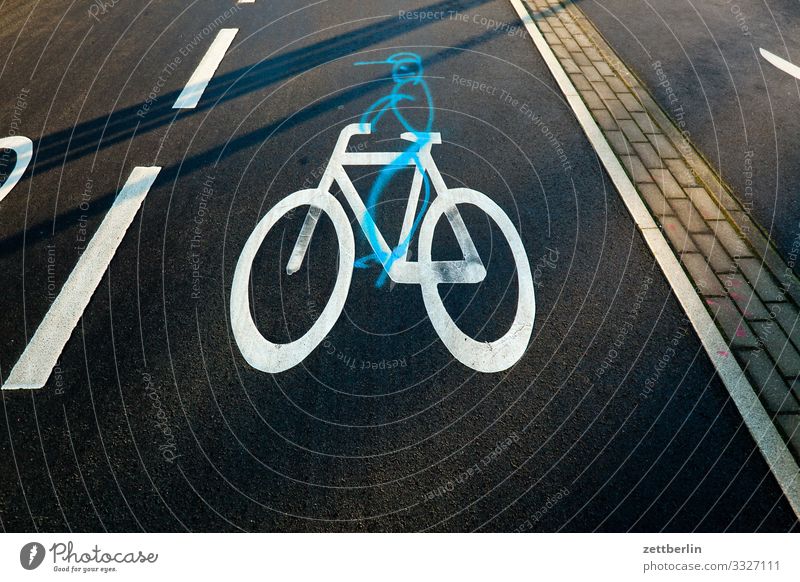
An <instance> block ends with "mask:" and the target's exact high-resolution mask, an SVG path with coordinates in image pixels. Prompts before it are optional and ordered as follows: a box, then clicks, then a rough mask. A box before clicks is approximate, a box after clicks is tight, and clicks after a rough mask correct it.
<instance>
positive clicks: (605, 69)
mask: <svg viewBox="0 0 800 582" xmlns="http://www.w3.org/2000/svg"><path fill="white" fill-rule="evenodd" d="M587 40H588V39H587ZM578 44H580V41H579V42H578ZM594 66H595V68H597V72H598V73H600V74H601V75H603V76H604V77H613V76H614V75H615V74H616V73H614V71H613V70H612V69H611V67H609V66H608V64H607V63H604V62H597V63H594ZM612 89H613V87H612Z"/></svg>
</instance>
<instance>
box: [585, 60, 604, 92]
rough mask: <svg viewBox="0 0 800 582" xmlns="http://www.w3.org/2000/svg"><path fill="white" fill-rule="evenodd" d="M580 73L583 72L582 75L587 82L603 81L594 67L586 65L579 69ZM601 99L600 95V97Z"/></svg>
mask: <svg viewBox="0 0 800 582" xmlns="http://www.w3.org/2000/svg"><path fill="white" fill-rule="evenodd" d="M581 72H583V75H584V76H585V77H586V79H587V80H588V81H592V82H594V81H602V80H603V77H602V76H601V75H600V73H599V72H598V71H597V69H596V68H595V67H594V65H587V66H584V67H581ZM598 93H599V91H598ZM601 97H602V95H601Z"/></svg>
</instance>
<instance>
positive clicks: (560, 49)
mask: <svg viewBox="0 0 800 582" xmlns="http://www.w3.org/2000/svg"><path fill="white" fill-rule="evenodd" d="M550 48H551V49H552V51H553V54H554V55H556V56H557V57H558V58H559V60H563V59H570V60H571V59H572V56H571V55H570V54H569V51H568V50H567V47H565V46H564V45H560V44H557V45H555V46H552V47H550ZM562 64H563V63H562Z"/></svg>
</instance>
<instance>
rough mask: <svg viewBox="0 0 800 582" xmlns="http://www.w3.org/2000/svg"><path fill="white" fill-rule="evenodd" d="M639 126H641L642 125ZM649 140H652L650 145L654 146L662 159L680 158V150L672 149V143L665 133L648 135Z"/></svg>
mask: <svg viewBox="0 0 800 582" xmlns="http://www.w3.org/2000/svg"><path fill="white" fill-rule="evenodd" d="M645 115H646V114H645ZM639 125H640V126H641V124H639ZM645 133H647V132H645ZM647 139H649V140H650V143H651V144H653V148H655V150H656V151H657V152H658V155H659V156H661V157H662V158H677V157H678V155H679V154H678V150H676V149H675V148H674V147H672V142H670V141H669V140H668V139H667V138H666V136H665V135H664V134H663V133H656V134H653V135H648V136H647Z"/></svg>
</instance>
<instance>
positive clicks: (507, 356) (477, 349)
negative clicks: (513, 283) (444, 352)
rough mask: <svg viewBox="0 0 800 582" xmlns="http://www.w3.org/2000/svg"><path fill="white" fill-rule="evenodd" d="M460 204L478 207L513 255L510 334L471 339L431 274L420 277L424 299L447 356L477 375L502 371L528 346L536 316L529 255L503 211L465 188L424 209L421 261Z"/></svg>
mask: <svg viewBox="0 0 800 582" xmlns="http://www.w3.org/2000/svg"><path fill="white" fill-rule="evenodd" d="M458 204H471V205H473V206H477V207H478V208H480V209H481V210H482V211H483V212H485V213H486V214H488V215H489V217H490V218H491V219H492V220H493V221H494V222H495V224H497V226H498V227H499V228H500V231H501V232H502V233H503V236H504V237H505V239H506V241H507V242H508V245H509V247H510V248H511V252H512V254H513V257H514V262H515V267H516V273H517V281H518V284H519V292H518V294H517V311H516V314H515V316H514V321H513V322H512V324H511V327H510V328H509V330H508V331H507V332H506V333H505V334H504V335H503V336H502V337H500V338H499V339H497V340H495V341H491V342H483V341H480V342H479V341H475V340H474V339H472V338H471V337H469V336H468V335H467V334H465V333H464V332H463V331H461V329H460V328H459V327H458V325H456V322H455V321H454V320H453V318H452V317H451V316H450V314H449V313H448V312H447V309H446V308H445V305H444V302H443V301H442V297H441V296H440V295H439V289H438V287H439V283H438V281H437V279H436V278H435V277H433V276H431V277H422V280H421V283H420V285H421V287H422V299H423V301H424V302H425V308H426V309H427V310H428V315H429V316H430V319H431V323H432V324H433V327H434V329H435V330H436V332H437V333H438V334H439V337H440V338H441V340H442V342H443V343H444V345H445V346H447V349H448V350H450V353H451V354H453V356H455V357H456V358H457V359H458V360H459V361H460V362H461V363H463V364H464V365H466V366H469V367H470V368H472V369H474V370H478V371H479V372H486V373H490V372H500V371H502V370H506V369H508V368H510V367H511V366H513V365H514V364H515V363H516V362H517V361H518V360H519V359H520V358H521V357H522V355H523V354H524V353H525V350H527V348H528V341H529V340H530V338H531V333H532V332H533V320H534V318H535V314H536V299H535V296H534V290H533V277H532V275H531V267H530V263H529V262H528V255H527V253H526V252H525V247H523V245H522V239H521V238H520V236H519V233H518V232H517V229H516V228H515V227H514V224H513V223H512V222H511V219H510V218H508V216H507V215H506V213H505V212H503V210H502V209H501V208H500V207H499V206H498V205H497V204H495V203H494V202H493V201H492V200H491V199H490V198H489V197H488V196H486V195H484V194H481V193H480V192H476V191H475V190H470V189H468V188H453V189H450V190H448V191H447V192H445V193H443V194H440V195H439V196H438V197H437V198H436V199H435V200H434V201H433V203H432V204H431V206H430V208H429V209H428V212H427V214H426V215H425V219H424V220H423V222H422V226H421V228H420V234H419V262H420V263H421V264H422V265H425V264H428V265H430V263H431V246H432V243H433V234H434V231H435V229H436V225H437V224H438V222H439V219H440V218H441V216H442V214H444V213H445V212H446V211H447V210H448V209H451V208H452V207H453V206H456V205H458Z"/></svg>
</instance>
